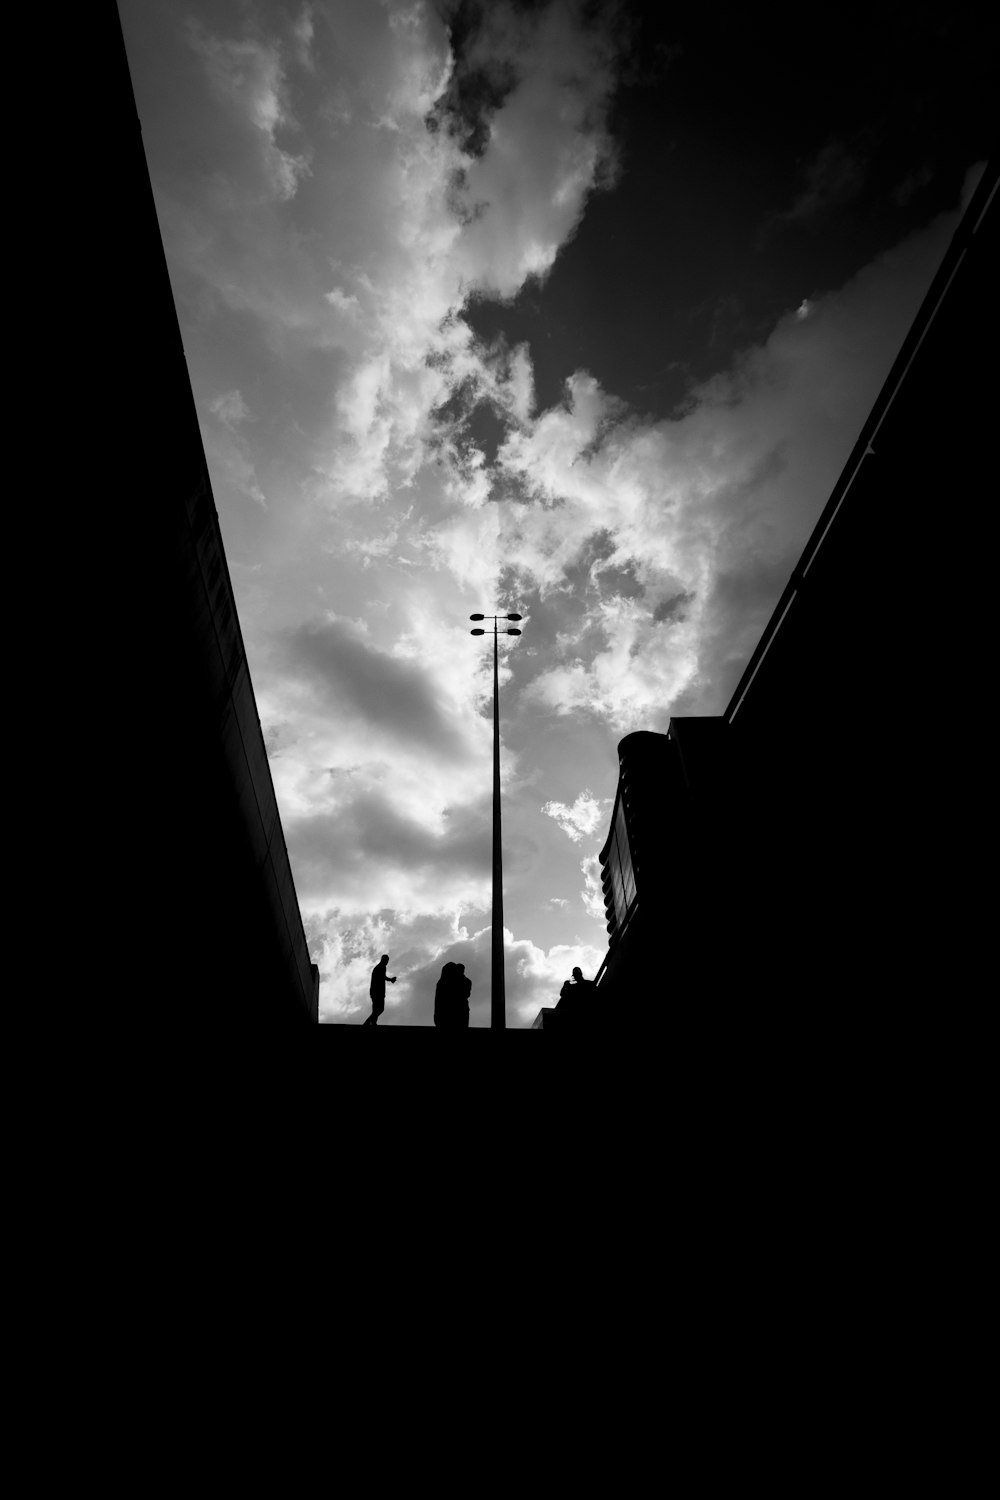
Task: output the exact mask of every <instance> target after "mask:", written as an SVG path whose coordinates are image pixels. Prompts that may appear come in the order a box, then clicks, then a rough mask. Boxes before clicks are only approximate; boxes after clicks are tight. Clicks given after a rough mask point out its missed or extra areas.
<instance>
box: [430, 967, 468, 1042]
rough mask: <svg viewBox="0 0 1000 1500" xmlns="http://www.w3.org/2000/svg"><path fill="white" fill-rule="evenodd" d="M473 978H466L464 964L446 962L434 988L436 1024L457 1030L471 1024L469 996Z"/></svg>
mask: <svg viewBox="0 0 1000 1500" xmlns="http://www.w3.org/2000/svg"><path fill="white" fill-rule="evenodd" d="M471 994H472V980H471V979H468V978H466V974H465V965H464V964H450V963H449V964H445V966H444V968H443V969H442V970H441V978H440V979H439V980H438V982H437V986H436V987H435V990H434V1025H435V1026H443V1027H444V1028H445V1029H446V1030H447V1029H449V1028H450V1029H451V1030H452V1031H457V1030H458V1029H459V1027H462V1026H468V1024H469V996H470V995H471Z"/></svg>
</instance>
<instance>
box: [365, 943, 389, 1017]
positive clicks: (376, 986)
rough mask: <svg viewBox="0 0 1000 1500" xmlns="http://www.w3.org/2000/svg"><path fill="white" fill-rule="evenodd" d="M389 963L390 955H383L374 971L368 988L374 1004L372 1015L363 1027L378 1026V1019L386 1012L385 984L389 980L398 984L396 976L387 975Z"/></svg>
mask: <svg viewBox="0 0 1000 1500" xmlns="http://www.w3.org/2000/svg"><path fill="white" fill-rule="evenodd" d="M388 963H389V955H388V953H383V954H382V957H381V958H380V959H379V961H378V963H377V964H376V965H375V967H374V969H372V982H371V984H370V985H369V986H368V994H369V995H370V996H371V1002H372V1013H371V1015H370V1016H369V1017H368V1019H367V1020H366V1021H363V1022H362V1025H363V1026H377V1025H378V1018H379V1016H380V1015H381V1014H382V1012H383V1011H384V1010H385V982H386V980H387V979H388V981H389V983H390V984H395V983H396V976H395V974H387V973H386V972H385V971H386V968H387V967H388Z"/></svg>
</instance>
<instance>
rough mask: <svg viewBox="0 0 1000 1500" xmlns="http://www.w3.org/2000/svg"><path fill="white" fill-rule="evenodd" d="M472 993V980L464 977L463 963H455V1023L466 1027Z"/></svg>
mask: <svg viewBox="0 0 1000 1500" xmlns="http://www.w3.org/2000/svg"><path fill="white" fill-rule="evenodd" d="M471 994H472V980H471V979H468V978H467V977H466V973H465V965H464V964H456V965H455V1025H456V1026H465V1027H468V1024H469V996H470V995H471Z"/></svg>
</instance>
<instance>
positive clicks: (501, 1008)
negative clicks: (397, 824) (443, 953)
mask: <svg viewBox="0 0 1000 1500" xmlns="http://www.w3.org/2000/svg"><path fill="white" fill-rule="evenodd" d="M469 618H470V619H471V620H484V619H486V618H491V619H492V620H493V964H492V970H491V976H490V979H491V982H490V1026H491V1028H494V1029H497V1028H499V1029H501V1030H503V1029H504V1028H506V1025H507V993H506V982H505V980H504V965H503V843H502V839H501V834H500V668H499V658H498V650H497V637H498V630H497V621H498V620H519V619H520V618H521V616H520V615H492V616H489V617H487V616H486V615H470V616H469ZM470 633H471V634H472V635H485V634H486V632H485V630H473V631H471V632H470ZM507 634H508V635H520V634H521V632H520V631H519V630H508V631H507Z"/></svg>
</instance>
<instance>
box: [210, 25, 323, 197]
mask: <svg viewBox="0 0 1000 1500" xmlns="http://www.w3.org/2000/svg"><path fill="white" fill-rule="evenodd" d="M187 39H188V42H189V44H190V46H191V47H192V49H193V50H194V52H195V53H196V54H197V56H198V58H199V60H200V62H201V63H202V66H203V67H204V69H205V72H206V74H207V77H208V80H209V83H210V85H211V88H212V90H213V92H214V94H215V95H216V96H217V97H218V98H219V99H220V100H222V101H224V102H225V103H226V104H228V105H230V106H231V107H232V108H233V109H234V110H235V111H236V113H237V114H238V115H239V116H240V118H241V119H242V120H243V121H244V123H245V124H246V125H247V126H248V127H249V128H250V129H251V130H252V131H254V132H255V134H256V136H257V139H258V143H259V147H260V161H261V165H262V167H263V170H264V173H265V175H266V177H267V179H268V182H269V183H270V186H271V188H272V190H273V192H274V194H275V196H276V197H278V198H279V199H282V200H287V199H289V198H292V197H294V195H295V190H296V188H297V187H298V184H299V179H300V178H301V177H302V176H303V175H304V174H305V173H306V172H308V171H309V163H308V161H307V159H306V158H305V157H304V156H295V155H293V154H292V153H291V152H289V151H285V150H283V149H282V147H280V146H279V145H278V144H277V140H276V135H277V132H278V131H279V129H285V130H290V129H294V128H295V125H296V122H295V120H294V118H293V117H292V115H291V113H290V112H289V110H288V107H287V104H286V97H285V96H286V90H285V76H284V69H283V67H282V63H281V56H280V52H279V49H278V47H277V46H276V45H273V44H271V45H269V44H267V43H264V42H260V41H258V40H256V39H255V38H252V37H242V38H240V39H239V40H231V39H228V38H224V37H217V36H213V35H212V34H211V33H210V32H208V31H206V30H205V28H204V27H203V26H202V25H201V24H200V23H199V22H198V21H196V20H188V22H187Z"/></svg>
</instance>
